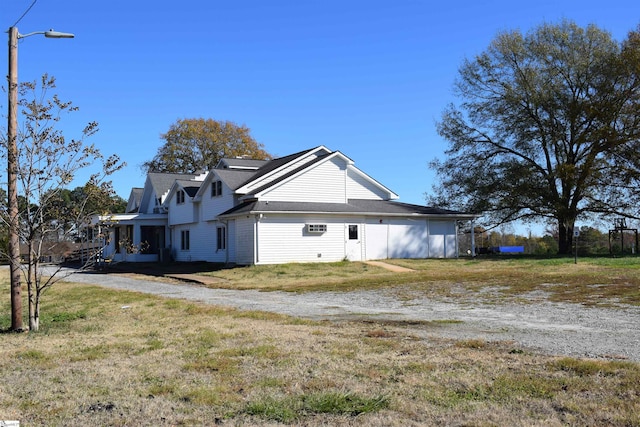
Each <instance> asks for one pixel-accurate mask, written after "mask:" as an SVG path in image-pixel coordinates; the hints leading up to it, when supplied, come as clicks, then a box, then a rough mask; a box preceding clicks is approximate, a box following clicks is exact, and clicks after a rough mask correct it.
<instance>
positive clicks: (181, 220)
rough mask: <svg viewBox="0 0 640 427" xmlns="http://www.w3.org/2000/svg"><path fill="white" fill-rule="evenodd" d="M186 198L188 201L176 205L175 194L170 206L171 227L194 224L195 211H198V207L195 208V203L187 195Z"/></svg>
mask: <svg viewBox="0 0 640 427" xmlns="http://www.w3.org/2000/svg"><path fill="white" fill-rule="evenodd" d="M185 198H186V199H187V200H185V202H184V203H181V204H177V203H176V196H175V194H174V196H173V197H172V198H171V205H170V206H169V215H168V219H169V225H178V224H189V223H192V222H194V219H195V218H194V217H195V215H194V209H197V208H198V205H197V204H196V205H195V206H194V203H192V202H191V200H190V197H189V196H187V195H186V194H185Z"/></svg>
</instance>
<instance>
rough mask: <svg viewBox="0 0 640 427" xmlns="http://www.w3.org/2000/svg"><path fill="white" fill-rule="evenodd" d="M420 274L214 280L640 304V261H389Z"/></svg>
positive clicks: (293, 274)
mask: <svg viewBox="0 0 640 427" xmlns="http://www.w3.org/2000/svg"><path fill="white" fill-rule="evenodd" d="M386 262H388V263H392V264H395V265H399V266H402V267H407V268H410V269H412V270H415V271H413V272H405V273H395V272H391V271H388V270H385V269H383V268H381V267H376V266H372V265H368V264H366V263H360V262H339V263H315V264H284V265H261V266H251V267H237V268H232V269H223V270H218V271H215V272H211V273H202V274H209V275H214V276H216V277H218V278H220V279H221V281H220V282H217V283H216V284H214V285H213V286H216V287H224V288H232V289H260V290H265V291H269V290H284V291H293V292H308V291H352V290H362V289H385V290H386V291H388V292H393V293H394V294H395V295H396V296H397V297H398V298H400V299H402V300H405V301H407V304H410V302H411V300H412V299H415V298H422V297H429V298H456V299H461V300H464V299H469V300H473V301H477V300H478V299H482V300H483V301H488V302H494V303H500V302H501V301H504V300H505V299H508V300H511V301H513V300H514V299H517V300H520V301H522V302H526V301H527V300H528V299H530V298H531V296H532V295H536V296H537V297H543V298H546V299H549V300H551V301H565V302H574V303H581V304H589V305H607V306H616V305H618V304H632V305H640V258H639V257H628V258H583V259H580V260H579V262H578V264H574V260H573V258H551V259H533V258H525V257H521V258H494V259H476V260H470V259H446V260H442V259H438V260H435V259H418V260H400V259H398V260H395V259H393V260H386Z"/></svg>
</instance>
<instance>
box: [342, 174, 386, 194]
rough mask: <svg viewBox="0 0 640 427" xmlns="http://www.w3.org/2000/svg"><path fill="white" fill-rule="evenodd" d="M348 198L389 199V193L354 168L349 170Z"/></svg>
mask: <svg viewBox="0 0 640 427" xmlns="http://www.w3.org/2000/svg"><path fill="white" fill-rule="evenodd" d="M347 198H349V199H368V200H388V199H389V194H388V193H387V192H386V191H383V190H382V189H381V188H380V187H379V186H378V185H375V184H374V183H372V182H371V181H369V180H367V179H365V178H364V177H363V176H362V175H360V174H359V173H357V172H356V171H354V170H352V169H348V170H347Z"/></svg>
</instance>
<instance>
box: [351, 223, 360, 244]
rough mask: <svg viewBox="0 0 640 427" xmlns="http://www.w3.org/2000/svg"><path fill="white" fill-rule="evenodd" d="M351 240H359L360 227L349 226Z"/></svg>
mask: <svg viewBox="0 0 640 427" xmlns="http://www.w3.org/2000/svg"><path fill="white" fill-rule="evenodd" d="M349 240H358V226H357V225H354V224H352V225H349Z"/></svg>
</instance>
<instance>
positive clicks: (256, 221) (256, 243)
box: [253, 215, 260, 265]
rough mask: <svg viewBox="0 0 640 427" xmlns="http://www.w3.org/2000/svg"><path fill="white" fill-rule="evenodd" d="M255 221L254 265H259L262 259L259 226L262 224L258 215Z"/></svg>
mask: <svg viewBox="0 0 640 427" xmlns="http://www.w3.org/2000/svg"><path fill="white" fill-rule="evenodd" d="M253 221H254V222H253V224H254V225H253V263H254V264H255V265H257V264H258V262H260V257H259V256H258V233H259V230H260V227H259V226H258V224H260V221H259V220H258V216H257V215H256V216H255V217H254V220H253Z"/></svg>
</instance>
